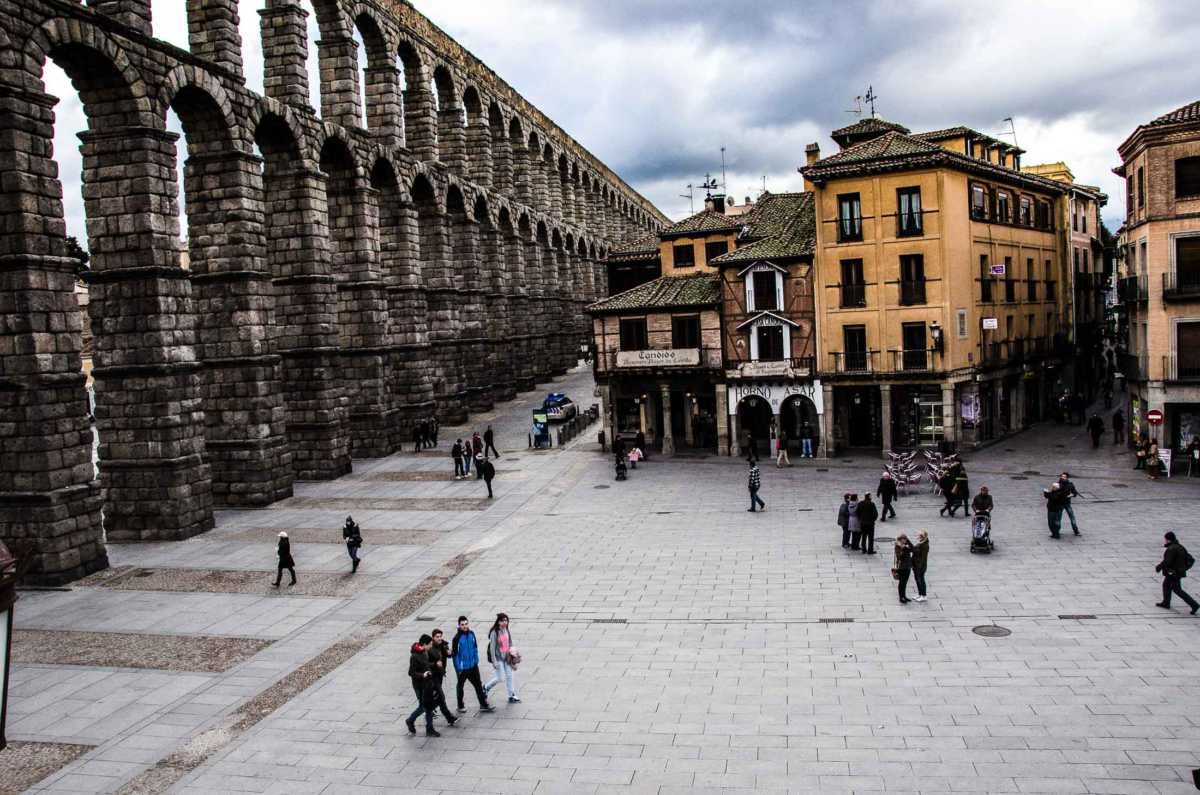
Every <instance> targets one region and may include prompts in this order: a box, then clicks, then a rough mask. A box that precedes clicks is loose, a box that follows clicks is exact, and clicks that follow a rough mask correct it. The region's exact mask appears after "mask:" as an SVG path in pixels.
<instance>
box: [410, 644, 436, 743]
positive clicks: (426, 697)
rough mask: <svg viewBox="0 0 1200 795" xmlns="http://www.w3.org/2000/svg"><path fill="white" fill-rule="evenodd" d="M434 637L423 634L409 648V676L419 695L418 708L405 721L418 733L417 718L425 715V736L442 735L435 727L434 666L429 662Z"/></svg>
mask: <svg viewBox="0 0 1200 795" xmlns="http://www.w3.org/2000/svg"><path fill="white" fill-rule="evenodd" d="M432 644H433V638H431V637H430V636H429V635H422V636H421V637H420V639H419V640H417V642H416V643H414V644H413V645H412V647H411V648H410V649H409V650H408V651H409V653H408V678H409V680H410V681H411V682H412V687H413V693H415V694H416V696H417V708H416V709H415V710H413V711H412V714H410V715H409V716H408V717H407V718H406V719H405V721H404V725H405V726H407V727H408V733H409V734H416V733H417V718H419V717H421V715H424V716H425V736H426V737H441V736H442V735H441V734H439V733H438V731H437V730H436V729H434V728H433V711H434V709H435V705H434V703H433V699H434V696H433V666H432V665H431V664H430V662H429V647H430V645H432Z"/></svg>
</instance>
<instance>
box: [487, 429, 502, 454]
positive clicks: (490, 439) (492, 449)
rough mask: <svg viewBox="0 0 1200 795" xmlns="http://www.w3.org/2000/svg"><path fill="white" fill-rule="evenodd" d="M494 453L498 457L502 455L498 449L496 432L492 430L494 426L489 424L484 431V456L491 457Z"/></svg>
mask: <svg viewBox="0 0 1200 795" xmlns="http://www.w3.org/2000/svg"><path fill="white" fill-rule="evenodd" d="M493 453H494V454H495V455H496V458H499V457H500V451H499V450H497V449H496V434H495V433H493V432H492V426H491V425H489V426H487V430H486V431H484V432H483V457H484V458H490V457H491V456H492V454H493Z"/></svg>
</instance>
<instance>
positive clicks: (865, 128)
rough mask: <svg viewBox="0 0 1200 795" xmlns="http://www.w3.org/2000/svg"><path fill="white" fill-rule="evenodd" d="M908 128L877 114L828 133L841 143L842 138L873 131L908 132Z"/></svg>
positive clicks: (855, 136)
mask: <svg viewBox="0 0 1200 795" xmlns="http://www.w3.org/2000/svg"><path fill="white" fill-rule="evenodd" d="M908 131H909V130H908V128H907V127H905V126H904V125H903V124H897V123H896V122H894V121H888V120H887V119H881V118H878V117H877V116H870V117H868V118H865V119H860V120H859V121H856V122H854V124H848V125H846V126H845V127H842V128H840V129H837V130H834V131H833V132H831V133H830V134H829V137H830V138H832V139H833V140H835V141H838V142H839V143H841V141H840V140H839V139H842V138H857V137H859V136H862V135H865V134H868V133H873V132H881V133H882V132H902V133H906V132H908Z"/></svg>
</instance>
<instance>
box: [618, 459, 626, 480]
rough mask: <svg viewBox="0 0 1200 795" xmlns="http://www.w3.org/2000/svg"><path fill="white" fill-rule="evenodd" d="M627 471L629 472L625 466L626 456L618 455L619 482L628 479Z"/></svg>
mask: <svg viewBox="0 0 1200 795" xmlns="http://www.w3.org/2000/svg"><path fill="white" fill-rule="evenodd" d="M626 471H627V467H626V465H625V456H623V455H618V456H617V480H625V479H626Z"/></svg>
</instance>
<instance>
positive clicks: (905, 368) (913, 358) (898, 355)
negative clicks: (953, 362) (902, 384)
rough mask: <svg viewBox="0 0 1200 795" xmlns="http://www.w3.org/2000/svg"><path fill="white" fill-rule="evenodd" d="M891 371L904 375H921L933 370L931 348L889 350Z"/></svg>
mask: <svg viewBox="0 0 1200 795" xmlns="http://www.w3.org/2000/svg"><path fill="white" fill-rule="evenodd" d="M888 353H890V354H892V370H894V371H896V372H905V373H923V372H929V371H930V370H932V369H933V349H932V348H910V349H905V350H896V349H893V350H890V351H888Z"/></svg>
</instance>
